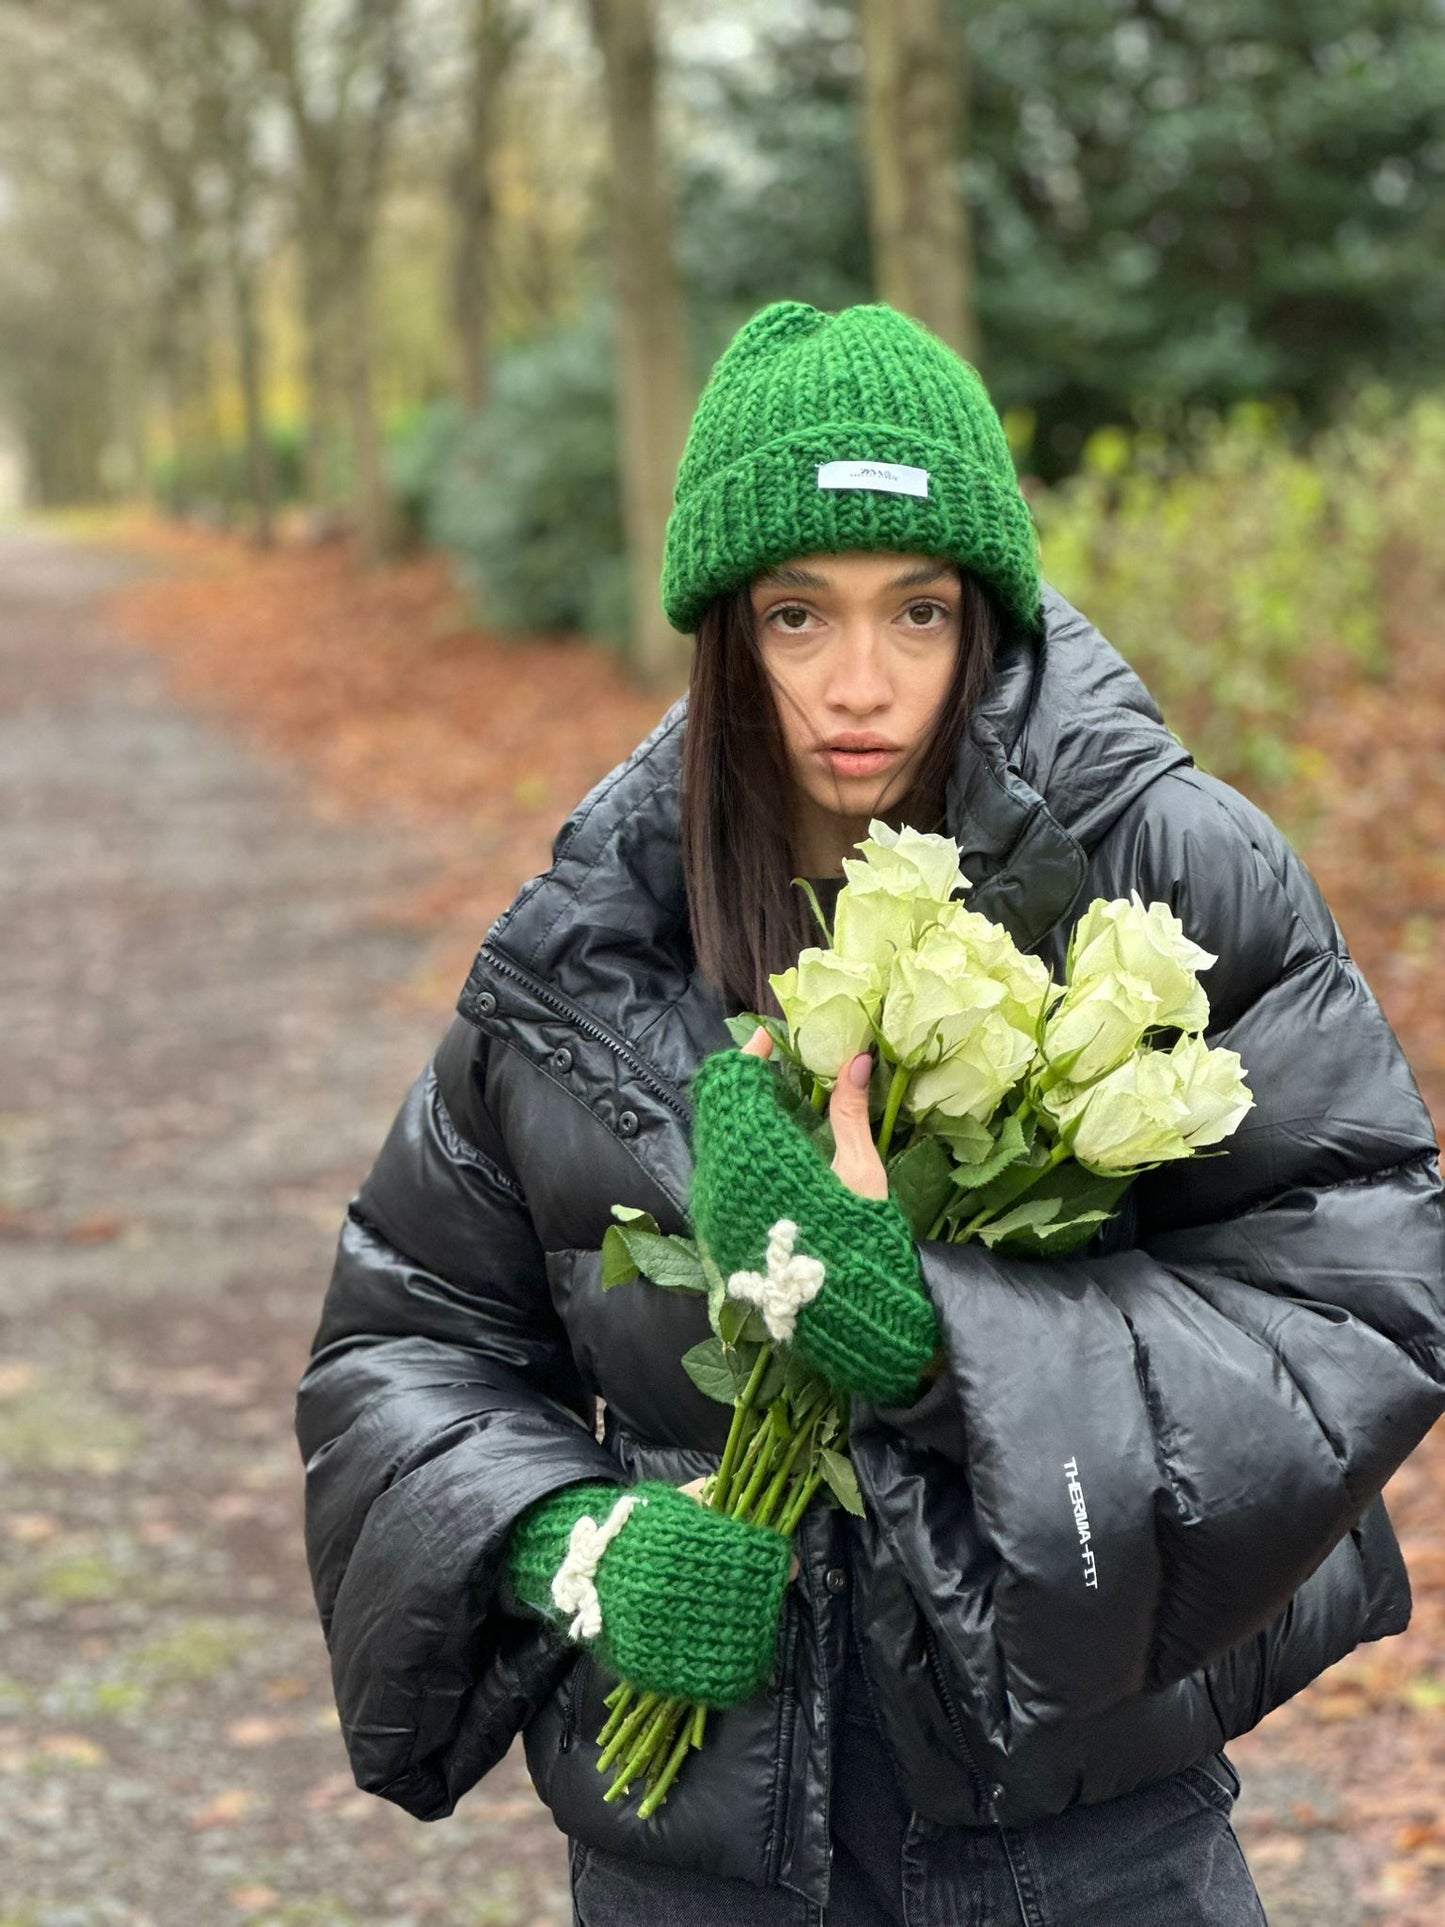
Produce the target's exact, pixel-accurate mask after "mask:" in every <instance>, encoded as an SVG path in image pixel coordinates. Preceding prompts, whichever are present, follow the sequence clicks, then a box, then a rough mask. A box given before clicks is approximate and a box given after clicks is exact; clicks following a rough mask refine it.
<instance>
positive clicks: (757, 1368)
mask: <svg viewBox="0 0 1445 1927" xmlns="http://www.w3.org/2000/svg"><path fill="white" fill-rule="evenodd" d="M770 1356H771V1353H770V1348H769V1347H768V1346H766V1345H764V1346H763V1348H762V1350H761V1351H760V1352H759V1353H758V1355H757V1357H756V1358H755V1359H754V1360H753V1369H752V1370H751V1372H749V1373H748V1382H747V1384H746V1385H745V1386H744V1387H743V1392H742V1397H741V1398H740V1399H739V1400H738V1402H737V1404H736V1405H735V1406H734V1407H733V1422H732V1424H731V1425H730V1426H729V1427H728V1442H727V1444H726V1445H725V1446H724V1447H723V1455H722V1464H721V1465H720V1466H719V1467H718V1473H717V1483H716V1484H715V1485H714V1486H713V1489H712V1497H711V1499H710V1500H709V1501H708V1503H709V1504H710V1505H711V1507H712V1509H713V1510H714V1511H715V1512H721V1511H722V1510H723V1508H724V1507H725V1506H726V1505H727V1502H728V1489H729V1487H730V1486H731V1485H732V1480H733V1467H734V1465H736V1463H737V1456H738V1447H739V1446H740V1445H741V1443H742V1436H743V1433H744V1431H746V1429H747V1423H748V1418H749V1416H750V1414H751V1412H752V1409H753V1401H754V1399H756V1397H757V1395H758V1387H759V1386H760V1385H761V1384H762V1382H763V1374H764V1373H765V1372H766V1371H767V1369H768V1362H769V1358H770Z"/></svg>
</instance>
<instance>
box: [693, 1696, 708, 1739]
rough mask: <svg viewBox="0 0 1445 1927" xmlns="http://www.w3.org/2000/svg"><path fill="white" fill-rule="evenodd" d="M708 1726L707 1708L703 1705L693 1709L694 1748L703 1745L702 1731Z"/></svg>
mask: <svg viewBox="0 0 1445 1927" xmlns="http://www.w3.org/2000/svg"><path fill="white" fill-rule="evenodd" d="M706 1725H707V1708H706V1707H705V1706H703V1705H698V1706H695V1707H694V1708H693V1713H692V1734H691V1738H692V1743H693V1745H694V1746H701V1745H702V1731H703V1728H704V1727H705V1726H706Z"/></svg>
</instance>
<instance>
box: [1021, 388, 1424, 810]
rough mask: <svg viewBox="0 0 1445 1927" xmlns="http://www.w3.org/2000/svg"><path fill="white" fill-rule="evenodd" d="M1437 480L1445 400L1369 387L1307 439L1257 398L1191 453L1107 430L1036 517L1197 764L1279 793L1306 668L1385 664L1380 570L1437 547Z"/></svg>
mask: <svg viewBox="0 0 1445 1927" xmlns="http://www.w3.org/2000/svg"><path fill="white" fill-rule="evenodd" d="M1442 482H1445V399H1442V398H1438V397H1422V398H1419V399H1416V400H1415V401H1413V402H1412V403H1410V404H1409V405H1408V406H1396V405H1395V404H1394V403H1393V402H1392V400H1391V397H1390V396H1389V395H1388V394H1387V393H1386V392H1385V391H1383V390H1380V389H1372V390H1370V391H1367V392H1366V393H1365V394H1363V395H1361V396H1359V397H1358V398H1357V399H1356V400H1355V401H1354V402H1353V403H1352V404H1351V406H1350V407H1349V409H1348V410H1347V412H1346V413H1345V414H1344V415H1343V416H1342V417H1341V419H1340V420H1339V421H1338V422H1337V423H1336V424H1335V425H1334V426H1333V427H1332V428H1330V429H1329V430H1328V431H1326V432H1325V433H1323V434H1320V435H1318V436H1316V437H1315V438H1313V439H1312V440H1310V441H1307V442H1300V441H1298V440H1297V439H1296V438H1295V437H1294V436H1293V435H1292V434H1291V433H1290V430H1289V426H1288V423H1287V422H1286V421H1284V420H1282V419H1281V418H1280V417H1279V415H1278V414H1277V413H1276V412H1274V411H1273V410H1271V409H1270V408H1268V407H1267V406H1264V405H1261V404H1256V403H1251V404H1247V405H1240V406H1237V407H1236V408H1234V409H1233V410H1232V411H1230V412H1229V413H1228V415H1227V416H1225V417H1222V418H1220V417H1215V418H1208V417H1204V418H1197V419H1196V420H1195V421H1194V422H1193V423H1192V425H1191V430H1190V433H1189V436H1188V439H1187V442H1186V444H1185V445H1184V446H1180V445H1179V444H1178V443H1174V444H1170V443H1168V442H1166V440H1165V438H1164V437H1163V436H1162V435H1161V434H1160V433H1159V432H1158V431H1157V430H1144V429H1141V430H1138V431H1132V432H1130V431H1124V430H1120V429H1104V430H1100V431H1099V432H1098V433H1096V434H1095V435H1094V436H1093V437H1092V439H1091V440H1090V442H1089V444H1088V446H1087V449H1086V451H1085V457H1084V462H1083V466H1082V468H1081V470H1080V471H1079V473H1078V474H1077V475H1075V476H1073V477H1071V478H1070V479H1069V480H1068V481H1067V482H1064V483H1061V484H1059V485H1058V486H1057V487H1055V488H1054V489H1051V490H1048V491H1046V492H1044V493H1043V494H1042V495H1041V496H1039V497H1037V498H1036V499H1035V502H1034V509H1035V516H1036V519H1037V521H1038V524H1039V528H1040V533H1041V537H1042V544H1043V567H1044V573H1045V575H1046V576H1047V577H1048V579H1049V581H1051V582H1052V583H1054V585H1055V586H1056V587H1057V588H1058V589H1060V590H1061V591H1062V592H1063V594H1064V595H1066V596H1067V597H1068V598H1069V600H1070V601H1071V602H1073V603H1075V604H1076V605H1077V606H1078V607H1079V608H1080V609H1082V610H1084V611H1085V612H1086V613H1087V615H1088V616H1089V617H1090V619H1091V620H1092V621H1094V622H1096V623H1097V624H1098V626H1099V627H1100V628H1101V629H1102V630H1103V631H1104V633H1105V634H1106V635H1107V636H1109V638H1110V639H1111V640H1112V641H1113V642H1114V643H1115V644H1116V646H1117V647H1118V648H1119V649H1120V650H1121V651H1122V652H1123V653H1124V654H1125V655H1126V656H1127V657H1128V658H1129V660H1130V661H1131V662H1132V663H1134V665H1135V666H1136V667H1137V668H1138V670H1139V672H1140V674H1141V675H1142V676H1143V677H1144V679H1145V681H1146V682H1147V683H1148V684H1149V686H1150V688H1151V689H1152V690H1153V691H1154V693H1155V695H1156V696H1157V697H1158V699H1159V702H1160V706H1161V707H1162V709H1163V710H1164V714H1165V718H1166V720H1167V721H1168V723H1169V724H1170V727H1171V728H1173V729H1174V730H1175V731H1176V732H1177V734H1178V735H1179V736H1180V737H1181V738H1182V739H1183V741H1184V742H1186V743H1187V744H1188V746H1189V748H1190V749H1191V750H1192V751H1193V752H1194V754H1195V756H1196V758H1197V759H1198V761H1199V762H1200V763H1201V764H1202V765H1204V767H1206V768H1208V769H1210V770H1213V771H1214V772H1215V773H1216V774H1217V775H1219V776H1221V777H1223V778H1225V779H1226V780H1227V781H1231V782H1241V783H1251V784H1254V785H1256V786H1258V785H1263V786H1270V785H1273V784H1277V783H1280V782H1283V781H1285V780H1287V779H1288V778H1289V777H1290V775H1291V774H1293V772H1294V768H1295V752H1294V751H1293V749H1292V747H1291V745H1290V741H1289V730H1290V718H1291V713H1292V711H1293V709H1294V708H1295V706H1296V705H1297V703H1298V700H1299V697H1300V694H1301V693H1302V692H1303V691H1304V690H1305V689H1307V688H1308V687H1309V684H1310V680H1311V676H1312V674H1315V673H1317V672H1318V671H1319V670H1320V669H1321V668H1322V667H1324V668H1328V669H1332V670H1334V669H1338V668H1340V667H1341V666H1344V667H1346V668H1353V669H1362V670H1363V671H1364V672H1365V673H1380V672H1381V671H1382V670H1383V668H1384V667H1385V644H1384V626H1383V625H1384V615H1385V606H1386V597H1385V589H1386V581H1385V577H1386V574H1387V572H1388V571H1389V570H1390V569H1391V568H1392V567H1394V566H1396V563H1397V560H1398V558H1399V557H1400V556H1401V555H1402V554H1404V553H1406V552H1408V551H1409V550H1410V549H1412V548H1419V549H1420V550H1422V551H1423V552H1426V553H1428V548H1429V544H1430V543H1432V542H1433V541H1434V540H1435V537H1434V535H1433V532H1432V524H1433V521H1434V518H1435V517H1436V515H1437V513H1438V511H1437V510H1436V507H1435V505H1436V504H1437V503H1438V501H1439V500H1440V490H1441V486H1442Z"/></svg>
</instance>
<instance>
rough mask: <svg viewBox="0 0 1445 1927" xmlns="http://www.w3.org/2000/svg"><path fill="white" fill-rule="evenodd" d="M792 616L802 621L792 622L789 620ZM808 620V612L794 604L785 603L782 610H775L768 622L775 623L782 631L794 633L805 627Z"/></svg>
mask: <svg viewBox="0 0 1445 1927" xmlns="http://www.w3.org/2000/svg"><path fill="white" fill-rule="evenodd" d="M792 616H797V617H799V618H800V620H799V621H797V622H793V621H790V620H789V618H790V617H792ZM807 619H808V611H807V610H806V609H800V608H798V607H797V605H796V604H794V603H784V604H783V606H782V607H781V608H778V609H774V610H773V612H772V614H771V615H770V616H769V617H768V621H769V622H775V623H776V624H777V625H778V627H779V628H780V629H791V630H792V631H794V633H796V632H797V631H798V630H799V629H801V628H802V627H803V624H804V623H805V622H806V621H807Z"/></svg>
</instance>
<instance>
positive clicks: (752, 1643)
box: [505, 1480, 792, 1707]
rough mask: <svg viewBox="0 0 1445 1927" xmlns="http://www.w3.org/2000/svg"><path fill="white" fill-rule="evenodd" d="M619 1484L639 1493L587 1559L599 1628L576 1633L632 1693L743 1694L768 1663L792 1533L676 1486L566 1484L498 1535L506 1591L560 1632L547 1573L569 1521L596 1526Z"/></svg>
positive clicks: (756, 1686) (734, 1699)
mask: <svg viewBox="0 0 1445 1927" xmlns="http://www.w3.org/2000/svg"><path fill="white" fill-rule="evenodd" d="M624 1489H625V1490H627V1491H629V1492H632V1493H635V1494H636V1496H637V1498H638V1499H639V1500H640V1501H642V1502H643V1503H640V1504H638V1505H637V1506H635V1507H634V1509H633V1510H632V1512H631V1513H630V1514H629V1515H628V1518H627V1521H626V1523H625V1525H624V1526H623V1527H622V1530H621V1531H620V1532H619V1533H618V1535H617V1537H616V1539H615V1540H614V1541H613V1542H612V1543H611V1544H610V1545H609V1546H608V1547H607V1548H606V1550H605V1551H604V1552H603V1554H602V1556H601V1559H600V1561H599V1562H598V1565H597V1569H596V1573H595V1575H594V1583H595V1585H596V1589H597V1600H598V1604H599V1605H600V1608H601V1615H602V1630H601V1632H600V1634H599V1635H598V1637H597V1638H596V1640H595V1641H579V1642H578V1643H579V1644H587V1645H591V1646H593V1647H594V1649H595V1651H596V1652H597V1655H598V1657H599V1658H600V1659H601V1661H602V1663H603V1664H604V1665H605V1666H607V1667H608V1669H609V1670H610V1671H612V1672H614V1673H616V1674H617V1675H618V1677H619V1678H621V1679H625V1680H627V1681H628V1682H629V1684H631V1685H633V1686H636V1687H638V1688H639V1689H640V1690H641V1691H643V1692H657V1693H664V1694H667V1695H669V1696H670V1695H673V1694H682V1695H685V1696H686V1697H687V1698H689V1699H693V1700H700V1701H701V1702H702V1703H703V1704H704V1705H708V1706H718V1707H722V1706H734V1705H737V1704H738V1703H739V1702H740V1701H742V1700H745V1699H748V1698H751V1696H752V1695H753V1694H754V1693H756V1692H758V1691H759V1690H760V1689H761V1688H762V1687H763V1686H765V1685H766V1684H767V1680H768V1677H769V1675H770V1673H771V1671H772V1666H773V1659H774V1655H775V1650H776V1645H777V1630H778V1621H779V1618H780V1615H781V1613H782V1608H783V1599H784V1596H785V1594H786V1591H787V1585H788V1571H789V1566H790V1563H791V1558H792V1544H791V1541H790V1540H788V1539H786V1538H784V1536H783V1535H782V1533H780V1532H774V1531H772V1530H771V1529H770V1528H768V1527H766V1526H755V1525H750V1524H747V1523H745V1522H744V1521H743V1520H740V1519H728V1518H725V1517H724V1516H723V1515H722V1514H721V1513H719V1512H713V1511H711V1510H709V1509H708V1508H707V1507H706V1506H703V1505H700V1504H699V1503H698V1501H697V1500H696V1499H694V1498H693V1497H692V1496H691V1495H690V1494H688V1493H685V1492H679V1491H678V1490H677V1488H676V1487H675V1486H671V1485H667V1484H665V1483H663V1482H661V1481H654V1480H644V1481H642V1482H640V1483H639V1484H637V1485H634V1486H629V1487H626V1488H623V1487H620V1486H616V1485H608V1484H586V1485H576V1486H568V1487H566V1488H564V1489H563V1490H562V1491H560V1492H554V1493H551V1494H550V1495H549V1496H548V1497H547V1498H545V1499H540V1500H538V1501H537V1502H536V1504H535V1505H533V1506H531V1507H529V1508H528V1510H527V1511H526V1512H524V1513H523V1514H521V1516H520V1517H519V1518H518V1520H517V1521H516V1523H515V1524H514V1526H513V1528H512V1533H511V1536H510V1538H509V1540H508V1544H507V1558H506V1562H505V1563H506V1573H507V1584H508V1586H509V1587H510V1589H511V1591H512V1593H513V1595H514V1596H515V1598H516V1599H517V1600H518V1601H519V1602H520V1603H521V1604H523V1605H524V1606H526V1607H527V1608H528V1609H529V1610H531V1611H533V1612H535V1613H536V1614H537V1615H538V1617H540V1618H543V1619H546V1620H548V1621H549V1622H550V1623H551V1624H552V1625H554V1626H555V1627H556V1628H557V1629H558V1631H559V1632H562V1633H563V1634H566V1633H567V1632H568V1622H567V1618H566V1615H564V1614H562V1613H560V1612H559V1611H558V1609H557V1607H556V1605H555V1603H554V1601H553V1599H552V1580H553V1577H554V1576H555V1574H556V1572H557V1569H558V1567H559V1566H560V1565H561V1564H562V1562H563V1560H564V1558H565V1557H566V1554H567V1546H568V1541H569V1539H570V1538H571V1534H572V1528H573V1527H574V1525H575V1524H576V1523H577V1521H578V1520H579V1519H581V1518H583V1517H584V1516H589V1515H590V1516H591V1517H592V1518H595V1519H596V1520H597V1521H598V1522H599V1524H600V1523H601V1522H602V1521H603V1520H604V1519H605V1518H606V1517H607V1515H608V1513H609V1512H610V1511H611V1509H612V1507H613V1505H614V1504H615V1503H616V1500H617V1498H618V1495H619V1492H621V1491H622V1490H624Z"/></svg>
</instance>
